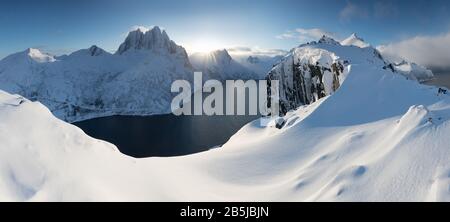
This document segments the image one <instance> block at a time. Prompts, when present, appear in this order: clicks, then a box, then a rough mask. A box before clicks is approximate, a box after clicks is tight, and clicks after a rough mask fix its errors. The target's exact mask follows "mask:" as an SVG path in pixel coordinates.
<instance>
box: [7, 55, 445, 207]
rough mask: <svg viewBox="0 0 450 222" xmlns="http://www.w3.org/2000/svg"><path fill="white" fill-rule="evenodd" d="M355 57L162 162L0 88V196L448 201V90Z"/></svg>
mask: <svg viewBox="0 0 450 222" xmlns="http://www.w3.org/2000/svg"><path fill="white" fill-rule="evenodd" d="M328 49H329V50H330V51H331V48H330V47H328ZM314 55H316V54H311V56H312V57H311V59H312V58H313V57H314ZM330 55H331V54H330ZM335 55H338V53H336V54H335ZM341 55H342V54H341ZM298 58H299V57H298ZM320 58H322V57H320ZM327 58H332V59H335V57H327ZM340 58H342V59H345V58H348V57H345V54H343V57H340ZM305 59H306V58H305ZM328 61H335V60H328ZM362 61H367V60H366V58H359V59H357V58H355V59H353V60H349V64H348V65H347V66H346V68H345V69H346V70H347V71H346V72H345V73H346V75H347V76H346V78H345V81H343V82H342V84H341V85H340V87H339V89H338V90H337V91H335V92H334V93H333V94H331V95H329V96H325V97H322V98H320V99H318V100H317V101H316V102H314V103H312V104H310V105H303V106H300V107H299V108H297V109H295V110H292V111H289V112H287V113H286V115H285V116H284V117H282V118H283V120H284V122H285V124H284V125H283V126H282V127H281V129H278V128H277V127H275V123H276V122H279V121H278V120H272V121H271V122H270V123H269V124H268V125H267V126H264V127H263V126H262V125H261V124H260V122H259V121H261V120H255V121H253V122H251V123H249V124H248V125H246V126H245V127H243V128H242V129H241V130H240V131H239V132H238V133H236V134H235V135H234V136H233V137H232V138H231V139H230V140H229V141H228V142H227V143H226V144H224V145H223V146H222V147H221V148H217V149H213V150H210V151H207V152H203V153H198V154H194V155H189V156H182V157H171V158H145V159H134V158H130V157H127V156H125V155H122V154H120V152H118V150H117V149H116V148H115V146H114V145H112V144H109V143H106V142H103V141H99V140H96V139H93V138H90V137H89V136H87V135H85V134H84V133H83V132H82V131H81V130H80V129H78V128H77V127H75V126H73V125H70V124H68V123H65V122H63V121H61V120H59V119H57V118H55V117H53V116H52V114H51V112H50V111H49V110H48V109H47V108H46V107H44V106H43V105H41V104H40V103H38V102H30V101H29V100H27V99H24V98H22V97H20V96H17V95H14V96H13V95H10V94H7V93H4V92H0V200H2V201H450V191H449V189H448V187H450V177H449V175H450V149H449V146H448V144H450V137H449V136H448V135H449V133H450V96H449V95H448V94H445V93H444V92H442V91H440V90H438V88H436V87H433V86H425V85H420V84H419V83H417V82H416V81H410V80H407V79H406V78H405V77H403V76H402V75H398V74H397V73H393V72H392V71H390V70H384V69H383V68H379V67H378V66H373V65H372V62H365V63H363V62H362ZM373 62H374V63H375V64H377V63H379V61H378V60H373ZM380 64H381V63H380Z"/></svg>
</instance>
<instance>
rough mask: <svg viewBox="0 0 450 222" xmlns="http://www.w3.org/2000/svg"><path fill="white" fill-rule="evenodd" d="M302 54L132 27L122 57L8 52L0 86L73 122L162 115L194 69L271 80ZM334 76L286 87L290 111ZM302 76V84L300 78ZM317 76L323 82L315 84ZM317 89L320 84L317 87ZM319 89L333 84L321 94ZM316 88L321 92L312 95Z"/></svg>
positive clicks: (411, 68)
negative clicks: (252, 50) (207, 45)
mask: <svg viewBox="0 0 450 222" xmlns="http://www.w3.org/2000/svg"><path fill="white" fill-rule="evenodd" d="M322 43H324V44H331V45H340V43H339V42H337V41H335V40H333V39H332V38H328V37H327V38H325V37H324V38H322V39H321V40H320V41H319V43H318V44H322ZM342 44H343V45H350V48H352V47H353V48H352V49H353V51H358V50H362V51H373V53H377V51H376V50H375V49H373V48H372V47H370V46H369V45H368V44H366V43H364V42H363V40H362V39H360V38H359V37H357V36H356V35H355V34H354V35H352V36H350V37H349V38H348V39H346V40H344V41H343V43H342ZM361 47H363V48H361ZM294 54H296V53H295V52H292V51H291V52H290V53H288V54H287V55H286V56H284V57H283V56H275V57H268V56H252V55H250V56H246V57H242V56H241V57H239V56H237V57H235V58H233V57H232V56H230V54H229V53H228V51H227V50H226V49H223V50H217V51H213V52H210V53H201V54H200V53H197V54H193V55H191V56H188V54H187V53H186V50H185V49H184V48H183V47H182V46H180V45H177V44H176V43H175V42H174V41H172V40H170V38H169V36H168V35H167V33H166V31H165V30H161V29H160V28H159V27H158V26H155V27H153V28H152V29H150V30H141V29H136V30H134V31H131V32H129V33H128V36H127V37H126V39H125V40H124V42H123V43H122V44H121V45H120V46H119V47H118V49H117V51H116V52H115V53H114V54H111V53H109V52H107V51H105V50H103V49H101V48H99V47H97V46H95V45H93V46H91V47H89V48H87V49H81V50H78V51H75V52H73V53H71V54H69V55H63V56H52V55H49V54H46V53H42V52H41V51H39V50H38V49H33V48H29V49H27V50H25V51H23V52H19V53H15V54H12V55H10V56H7V57H5V58H4V59H2V60H1V61H0V78H1V79H2V81H1V82H0V89H2V90H5V91H7V92H10V93H17V94H20V95H22V96H24V97H26V98H28V99H30V100H32V101H40V102H42V103H43V104H45V105H46V106H47V107H49V109H50V110H51V111H52V112H53V114H54V115H56V116H57V117H59V118H61V119H63V120H65V121H68V122H76V121H81V120H85V119H90V118H95V117H100V116H109V115H152V114H162V113H169V112H170V102H171V99H172V97H173V94H172V93H171V92H170V86H171V83H172V82H173V81H174V80H177V79H185V80H188V81H190V82H192V78H193V72H194V71H202V72H203V73H204V75H205V77H204V79H218V80H221V81H223V80H227V79H244V80H245V79H264V78H266V76H267V73H269V71H270V70H272V71H270V73H269V78H280V76H279V74H280V70H281V69H280V67H281V66H283V67H284V68H283V69H286V70H285V71H283V72H286V75H288V76H294V75H292V73H289V72H292V71H293V67H292V65H291V64H285V65H282V64H284V63H286V62H288V63H290V62H291V60H292V59H289V58H293V55H294ZM294 57H295V56H294ZM333 60H335V59H334V58H333ZM280 61H281V62H280ZM329 62H332V61H331V60H330V61H329ZM342 62H344V61H343V60H342V59H340V63H339V64H340V66H339V67H338V68H340V67H342V64H341V63H342ZM296 63H297V61H296ZM386 63H387V62H386ZM296 65H299V64H296ZM313 65H315V64H313ZM324 65H325V66H321V67H319V66H317V67H316V68H318V69H322V71H321V72H323V71H325V70H331V69H332V68H333V67H331V66H332V65H333V64H328V65H326V64H324ZM285 66H286V67H285ZM289 66H291V67H290V68H289ZM389 67H391V68H392V69H395V71H397V72H399V73H402V74H404V75H409V76H410V77H411V78H412V79H420V78H430V77H432V73H431V71H429V70H427V69H425V68H423V67H421V66H419V65H417V64H411V63H408V62H404V63H401V64H395V63H390V66H389ZM336 70H337V69H335V70H334V71H336ZM334 71H333V72H334ZM342 71H344V70H342ZM342 71H341V72H342ZM309 72H311V70H310V71H309ZM328 73H329V72H324V73H323V74H317V75H318V76H321V75H324V79H323V80H322V79H321V78H319V80H318V79H317V78H315V77H312V78H313V80H306V81H307V82H305V83H300V84H304V87H306V88H304V89H303V91H304V92H303V94H305V95H297V96H294V95H288V94H289V93H291V92H287V94H286V93H284V92H283V93H282V95H283V97H286V96H288V97H289V96H294V97H293V98H292V100H293V101H291V102H289V103H293V104H291V105H288V104H287V102H286V101H287V100H286V98H284V100H283V107H284V108H285V109H290V108H293V107H296V106H297V105H298V104H308V103H310V102H311V101H315V100H317V99H318V98H320V97H322V96H323V95H329V94H330V93H331V91H334V90H335V88H336V86H333V87H334V89H330V88H329V87H330V84H336V83H337V82H338V81H337V80H338V78H337V76H330V75H329V74H328ZM277 75H278V77H277ZM313 75H316V74H313ZM343 75H345V74H343ZM306 78H307V79H308V78H309V77H308V76H306ZM330 78H334V79H335V82H334V83H330V81H332V80H331V79H330ZM288 79H289V78H288ZM288 79H285V78H283V79H282V81H291V80H288ZM295 81H297V83H296V84H299V82H298V80H295ZM308 81H309V82H308ZM311 81H316V82H315V83H314V84H312V83H310V82H311ZM317 81H319V82H317ZM320 81H322V82H320ZM323 81H324V82H323ZM341 81H342V80H340V79H339V82H341ZM283 84H284V85H283V86H282V87H283V89H286V90H292V89H288V87H287V85H286V84H291V83H288V82H284V83H283ZM317 84H319V85H317ZM292 87H299V85H295V86H292ZM311 87H315V88H314V89H310V88H311ZM317 87H325V88H324V89H320V90H319V91H321V92H318V91H317V90H318V89H316V88H317ZM333 87H332V88H333ZM305 90H306V91H305ZM310 90H313V91H314V90H316V91H317V92H312V94H311V93H310V92H309V91H310ZM313 94H314V95H313ZM300 97H304V98H300ZM313 97H315V98H313Z"/></svg>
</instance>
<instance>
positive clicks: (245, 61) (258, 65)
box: [231, 55, 283, 77]
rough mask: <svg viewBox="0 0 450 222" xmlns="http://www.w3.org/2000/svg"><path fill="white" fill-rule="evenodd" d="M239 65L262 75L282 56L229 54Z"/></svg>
mask: <svg viewBox="0 0 450 222" xmlns="http://www.w3.org/2000/svg"><path fill="white" fill-rule="evenodd" d="M231 57H233V59H234V60H236V61H237V62H238V63H240V64H241V65H243V66H245V67H246V68H247V69H249V70H252V71H253V72H255V73H256V74H258V76H261V77H264V76H265V75H266V74H267V73H268V72H269V71H270V70H271V69H272V67H273V66H274V65H275V64H277V63H278V62H279V61H280V60H281V58H283V56H266V55H231Z"/></svg>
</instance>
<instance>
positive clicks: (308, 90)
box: [266, 35, 432, 113]
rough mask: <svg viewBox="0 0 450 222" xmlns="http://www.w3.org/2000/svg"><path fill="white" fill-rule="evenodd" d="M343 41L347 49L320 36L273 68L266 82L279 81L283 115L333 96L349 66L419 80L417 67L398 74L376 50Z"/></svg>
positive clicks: (352, 38) (356, 42)
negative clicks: (370, 68)
mask: <svg viewBox="0 0 450 222" xmlns="http://www.w3.org/2000/svg"><path fill="white" fill-rule="evenodd" d="M347 40H348V41H344V42H346V43H347V45H341V43H339V42H337V41H335V40H334V39H332V38H329V37H326V36H323V37H322V38H321V39H320V40H319V41H318V42H311V43H307V44H303V45H300V46H299V47H297V48H294V49H292V50H291V51H290V52H289V53H288V54H287V55H286V56H285V57H284V58H283V59H282V60H281V62H279V63H278V64H277V65H275V66H274V68H273V69H272V70H271V71H270V72H269V73H268V75H267V77H266V79H270V80H279V81H280V87H279V94H280V108H281V111H282V112H283V113H286V112H288V111H289V110H292V109H295V108H297V107H299V106H301V105H305V104H311V103H313V102H315V101H317V100H319V99H320V98H322V97H325V96H328V95H331V94H333V93H334V92H335V91H336V90H337V89H338V88H339V87H340V85H341V84H342V82H343V81H344V80H345V78H346V76H347V74H348V72H349V67H350V66H349V65H350V64H354V65H358V66H363V65H367V66H369V67H376V68H379V69H385V70H390V71H392V72H395V73H397V74H401V75H404V76H406V77H409V78H411V79H419V78H421V76H423V75H422V74H420V71H417V70H418V69H417V67H413V68H412V69H409V70H406V69H402V70H400V69H399V68H398V66H397V65H396V64H392V63H390V62H388V61H386V60H384V59H383V57H382V56H381V54H380V53H379V52H378V51H377V50H376V49H374V48H372V47H370V45H368V44H367V45H366V44H363V42H362V39H359V38H357V37H356V35H352V36H350V37H349V38H347ZM350 40H352V41H350ZM350 43H352V44H350ZM353 44H356V45H358V46H355V45H353ZM431 75H432V74H431ZM411 76H413V77H414V78H412V77H411ZM269 96H270V95H269ZM269 106H270V104H269Z"/></svg>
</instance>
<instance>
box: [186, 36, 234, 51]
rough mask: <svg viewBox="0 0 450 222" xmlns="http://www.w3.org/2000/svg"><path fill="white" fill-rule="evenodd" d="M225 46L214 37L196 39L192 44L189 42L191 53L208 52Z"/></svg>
mask: <svg viewBox="0 0 450 222" xmlns="http://www.w3.org/2000/svg"><path fill="white" fill-rule="evenodd" d="M224 47H225V46H224V45H223V44H221V43H220V42H219V41H217V40H216V39H214V38H201V39H195V40H194V41H193V42H192V43H191V44H188V51H190V52H191V53H208V52H211V51H214V50H218V49H223V48H224Z"/></svg>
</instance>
